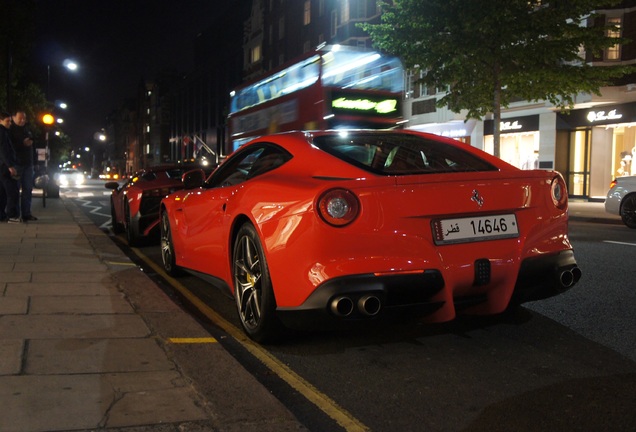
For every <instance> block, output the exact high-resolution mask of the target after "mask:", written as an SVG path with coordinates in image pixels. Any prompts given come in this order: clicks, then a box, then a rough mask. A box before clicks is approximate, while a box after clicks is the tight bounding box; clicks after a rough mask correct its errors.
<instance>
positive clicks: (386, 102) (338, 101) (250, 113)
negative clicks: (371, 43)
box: [228, 46, 404, 151]
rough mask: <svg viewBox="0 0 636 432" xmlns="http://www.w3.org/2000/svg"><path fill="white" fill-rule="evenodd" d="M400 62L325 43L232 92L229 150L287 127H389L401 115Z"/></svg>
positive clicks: (363, 51) (394, 123) (401, 80)
mask: <svg viewBox="0 0 636 432" xmlns="http://www.w3.org/2000/svg"><path fill="white" fill-rule="evenodd" d="M403 92H404V68H403V66H402V63H401V62H400V60H399V59H398V58H396V57H392V56H387V55H383V54H380V53H377V52H373V51H368V50H360V49H355V48H352V47H340V46H333V47H324V48H322V49H318V50H317V51H315V52H312V53H308V54H307V55H306V56H305V57H303V58H301V59H299V60H298V61H296V62H294V63H293V64H291V65H289V66H287V67H283V68H281V69H280V70H277V71H275V72H273V73H272V74H270V75H268V76H266V77H264V78H261V79H258V80H256V81H254V82H252V83H249V84H246V85H244V86H241V87H239V88H237V89H235V90H234V91H232V93H231V102H230V114H229V116H228V124H229V141H230V142H231V148H230V149H229V150H230V151H231V150H235V149H236V148H238V147H239V146H240V145H241V144H242V143H244V142H246V141H248V140H249V139H252V138H255V137H257V136H260V135H264V134H268V133H275V132H282V131H288V130H296V129H298V130H315V129H333V128H390V127H395V126H397V125H398V124H399V123H400V122H401V121H402V97H403Z"/></svg>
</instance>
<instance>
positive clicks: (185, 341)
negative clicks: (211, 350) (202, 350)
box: [168, 337, 218, 344]
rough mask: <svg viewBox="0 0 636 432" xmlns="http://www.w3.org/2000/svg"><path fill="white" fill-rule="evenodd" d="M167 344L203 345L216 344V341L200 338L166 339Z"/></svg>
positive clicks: (209, 338)
mask: <svg viewBox="0 0 636 432" xmlns="http://www.w3.org/2000/svg"><path fill="white" fill-rule="evenodd" d="M168 342H170V343H173V344H205V343H217V342H218V341H217V340H216V339H214V338H213V337H201V338H168Z"/></svg>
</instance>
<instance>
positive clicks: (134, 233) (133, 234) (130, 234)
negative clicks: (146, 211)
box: [124, 204, 139, 246]
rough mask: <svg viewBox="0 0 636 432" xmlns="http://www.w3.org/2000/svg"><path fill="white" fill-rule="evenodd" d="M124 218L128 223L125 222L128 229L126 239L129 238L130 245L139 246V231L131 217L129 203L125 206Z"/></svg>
mask: <svg viewBox="0 0 636 432" xmlns="http://www.w3.org/2000/svg"><path fill="white" fill-rule="evenodd" d="M124 219H125V221H126V223H125V224H124V228H125V230H126V240H128V246H137V245H138V244H139V232H138V229H137V227H136V226H135V224H134V222H133V220H132V218H131V217H130V207H128V204H126V205H125V206H124Z"/></svg>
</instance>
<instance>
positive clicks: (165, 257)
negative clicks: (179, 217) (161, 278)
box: [159, 212, 181, 276]
mask: <svg viewBox="0 0 636 432" xmlns="http://www.w3.org/2000/svg"><path fill="white" fill-rule="evenodd" d="M159 226H160V230H161V240H160V242H161V261H162V262H163V268H164V270H165V271H166V273H168V274H169V275H170V276H178V275H180V274H181V269H180V268H179V266H177V263H176V260H175V254H174V244H173V243H172V230H171V228H170V220H169V218H168V214H167V213H165V212H164V213H162V214H161V223H160V224H159Z"/></svg>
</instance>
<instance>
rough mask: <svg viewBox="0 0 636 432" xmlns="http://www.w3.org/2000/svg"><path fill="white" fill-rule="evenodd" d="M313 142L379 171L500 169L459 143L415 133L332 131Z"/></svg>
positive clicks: (420, 171)
mask: <svg viewBox="0 0 636 432" xmlns="http://www.w3.org/2000/svg"><path fill="white" fill-rule="evenodd" d="M313 144H314V145H315V146H316V147H318V148H320V149H322V150H324V151H326V152H327V153H330V154H332V155H334V156H336V157H337V158H339V159H342V160H343V161H346V162H349V163H351V164H352V165H356V166H358V167H360V168H363V169H366V170H367V171H372V172H374V173H377V174H386V175H404V174H429V173H444V172H463V171H496V170H497V167H495V166H494V165H492V164H490V163H489V162H486V161H484V160H482V159H480V158H479V157H477V156H475V155H473V154H471V153H468V152H466V151H464V150H462V149H461V148H459V147H455V146H452V145H449V144H445V143H442V142H439V141H434V140H430V139H426V138H422V137H418V136H412V135H399V134H349V135H347V136H339V135H329V136H318V137H315V138H314V140H313Z"/></svg>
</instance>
